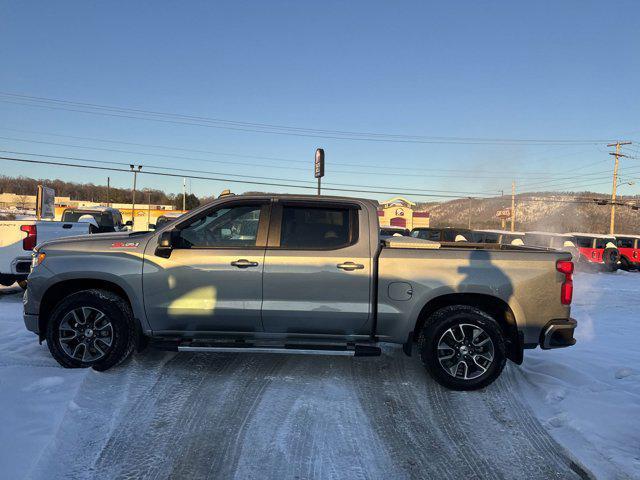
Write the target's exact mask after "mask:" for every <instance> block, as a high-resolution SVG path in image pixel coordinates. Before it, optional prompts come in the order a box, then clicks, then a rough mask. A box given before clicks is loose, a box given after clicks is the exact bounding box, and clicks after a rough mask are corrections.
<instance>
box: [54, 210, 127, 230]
mask: <svg viewBox="0 0 640 480" xmlns="http://www.w3.org/2000/svg"><path fill="white" fill-rule="evenodd" d="M86 215H90V216H92V217H93V218H94V220H95V221H96V223H97V224H98V228H99V231H100V232H113V231H115V225H114V223H113V217H112V216H111V215H110V214H109V213H107V212H97V211H92V210H84V211H83V210H66V211H65V212H64V213H63V214H62V221H63V222H78V221H79V220H80V217H83V216H86Z"/></svg>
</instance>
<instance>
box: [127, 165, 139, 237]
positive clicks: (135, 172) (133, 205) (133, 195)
mask: <svg viewBox="0 0 640 480" xmlns="http://www.w3.org/2000/svg"><path fill="white" fill-rule="evenodd" d="M134 167H135V165H129V168H130V169H131V171H132V172H133V190H132V192H131V230H133V227H134V225H133V224H134V222H135V221H136V181H137V180H138V172H139V171H140V170H142V165H138V169H137V170H136V169H135V168H134Z"/></svg>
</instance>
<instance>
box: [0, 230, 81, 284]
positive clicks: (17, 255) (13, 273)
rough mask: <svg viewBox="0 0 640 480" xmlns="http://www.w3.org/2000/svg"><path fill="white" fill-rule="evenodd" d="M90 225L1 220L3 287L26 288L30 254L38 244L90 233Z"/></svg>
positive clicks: (0, 255)
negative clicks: (17, 286)
mask: <svg viewBox="0 0 640 480" xmlns="http://www.w3.org/2000/svg"><path fill="white" fill-rule="evenodd" d="M90 228H91V226H90V225H89V224H88V223H75V222H49V221H46V220H35V218H33V219H26V220H0V285H5V286H7V287H8V286H9V285H13V284H14V283H15V282H18V284H19V285H20V286H21V287H23V288H24V287H25V286H26V283H25V282H26V280H27V275H29V272H30V270H31V252H32V250H33V249H34V248H35V246H36V244H37V243H38V242H46V241H47V240H51V239H54V238H60V237H68V236H72V235H84V234H87V233H89V232H90Z"/></svg>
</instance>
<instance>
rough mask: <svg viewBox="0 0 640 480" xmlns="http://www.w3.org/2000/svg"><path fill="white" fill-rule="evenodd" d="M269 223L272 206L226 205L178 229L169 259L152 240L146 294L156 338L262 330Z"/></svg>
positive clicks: (146, 262)
mask: <svg viewBox="0 0 640 480" xmlns="http://www.w3.org/2000/svg"><path fill="white" fill-rule="evenodd" d="M268 223H269V202H268V201H263V202H256V201H246V200H245V201H242V200H239V201H232V202H224V204H220V205H218V206H215V207H212V208H211V209H210V210H206V211H204V212H202V213H201V214H200V215H198V216H196V217H192V218H190V219H186V220H184V221H182V222H179V223H176V225H175V226H174V227H173V228H174V230H175V232H174V234H173V240H172V243H173V245H172V247H173V249H172V250H171V252H170V254H169V257H168V258H164V257H162V256H158V255H156V254H154V252H155V248H156V246H157V242H158V240H157V239H158V238H159V235H158V236H156V237H155V238H154V239H152V240H151V241H150V242H149V246H148V247H147V251H146V252H145V260H144V266H143V269H144V270H143V289H144V304H145V310H146V314H147V318H148V319H149V323H150V325H151V328H152V329H153V330H154V332H156V331H158V332H170V331H177V332H180V333H183V332H198V331H232V332H253V331H260V330H262V323H261V321H260V306H261V303H262V272H263V266H264V265H263V262H264V252H265V246H266V238H267V230H268ZM163 231H164V230H163Z"/></svg>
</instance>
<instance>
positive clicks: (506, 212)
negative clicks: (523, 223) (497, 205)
mask: <svg viewBox="0 0 640 480" xmlns="http://www.w3.org/2000/svg"><path fill="white" fill-rule="evenodd" d="M496 217H498V218H504V219H507V218H511V209H510V208H505V209H504V210H498V211H497V212H496Z"/></svg>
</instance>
